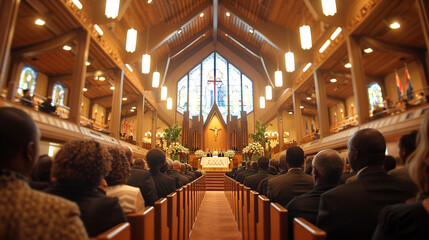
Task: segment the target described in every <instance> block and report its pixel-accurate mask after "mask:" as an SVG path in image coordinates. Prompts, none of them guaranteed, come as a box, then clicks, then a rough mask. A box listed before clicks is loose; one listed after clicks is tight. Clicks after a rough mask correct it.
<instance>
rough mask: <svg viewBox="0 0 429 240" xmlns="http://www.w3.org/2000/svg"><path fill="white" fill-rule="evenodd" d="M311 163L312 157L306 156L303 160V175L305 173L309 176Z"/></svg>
mask: <svg viewBox="0 0 429 240" xmlns="http://www.w3.org/2000/svg"><path fill="white" fill-rule="evenodd" d="M312 163H313V156H308V157H306V158H305V162H304V173H307V174H309V175H311V172H312V170H313V169H312V168H313V166H312Z"/></svg>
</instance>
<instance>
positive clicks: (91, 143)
mask: <svg viewBox="0 0 429 240" xmlns="http://www.w3.org/2000/svg"><path fill="white" fill-rule="evenodd" d="M111 162H112V157H111V156H110V154H109V152H108V151H107V149H106V148H104V147H103V146H101V145H100V143H98V142H97V141H95V140H79V141H72V142H67V143H65V144H64V145H63V146H62V147H61V149H60V150H59V151H58V153H57V155H56V156H55V161H54V164H53V165H52V176H53V177H54V178H55V179H56V180H57V181H77V182H81V183H84V184H86V185H88V186H91V187H94V188H95V187H97V186H98V185H100V182H101V179H103V178H104V177H105V176H107V174H108V173H109V172H110V166H111Z"/></svg>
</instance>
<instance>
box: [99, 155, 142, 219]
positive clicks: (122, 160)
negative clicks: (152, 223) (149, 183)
mask: <svg viewBox="0 0 429 240" xmlns="http://www.w3.org/2000/svg"><path fill="white" fill-rule="evenodd" d="M109 153H110V155H111V156H112V158H113V160H112V170H111V171H110V173H109V175H108V176H107V177H106V178H105V179H106V182H107V185H108V188H107V192H106V195H107V196H109V197H117V198H118V199H119V204H120V205H121V207H122V209H123V210H124V212H125V213H132V212H139V211H141V210H143V209H144V200H143V197H142V194H141V192H140V189H139V188H137V187H132V186H129V185H126V184H127V181H128V178H129V177H130V175H131V167H130V163H129V162H128V158H127V156H126V153H125V150H124V149H123V148H119V147H110V148H109Z"/></svg>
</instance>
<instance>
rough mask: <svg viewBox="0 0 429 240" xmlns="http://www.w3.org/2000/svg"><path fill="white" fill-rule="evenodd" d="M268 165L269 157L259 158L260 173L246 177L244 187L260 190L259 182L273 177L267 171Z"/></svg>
mask: <svg viewBox="0 0 429 240" xmlns="http://www.w3.org/2000/svg"><path fill="white" fill-rule="evenodd" d="M268 165H269V160H268V158H267V157H264V156H262V157H259V159H258V172H257V173H255V174H252V175H250V176H247V177H245V179H244V185H245V186H247V187H249V188H250V189H252V190H255V191H256V189H257V188H258V186H259V182H261V181H262V180H263V179H265V178H267V177H269V176H272V175H270V174H268V172H267V170H268Z"/></svg>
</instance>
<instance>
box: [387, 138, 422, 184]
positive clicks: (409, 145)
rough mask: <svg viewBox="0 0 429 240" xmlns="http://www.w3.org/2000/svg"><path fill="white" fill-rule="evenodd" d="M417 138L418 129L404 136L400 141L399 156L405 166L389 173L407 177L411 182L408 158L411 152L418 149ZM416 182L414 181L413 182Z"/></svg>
mask: <svg viewBox="0 0 429 240" xmlns="http://www.w3.org/2000/svg"><path fill="white" fill-rule="evenodd" d="M416 139H417V131H412V132H411V133H409V134H406V135H404V136H402V137H401V138H400V139H399V142H398V148H399V157H400V159H401V161H402V163H403V164H405V166H402V167H398V168H396V169H393V170H391V171H390V172H389V175H392V176H396V177H400V178H403V179H406V180H408V181H410V182H413V181H412V180H411V176H410V173H409V171H408V162H407V159H408V157H409V156H410V155H411V153H413V152H414V150H416ZM413 183H414V182H413Z"/></svg>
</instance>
